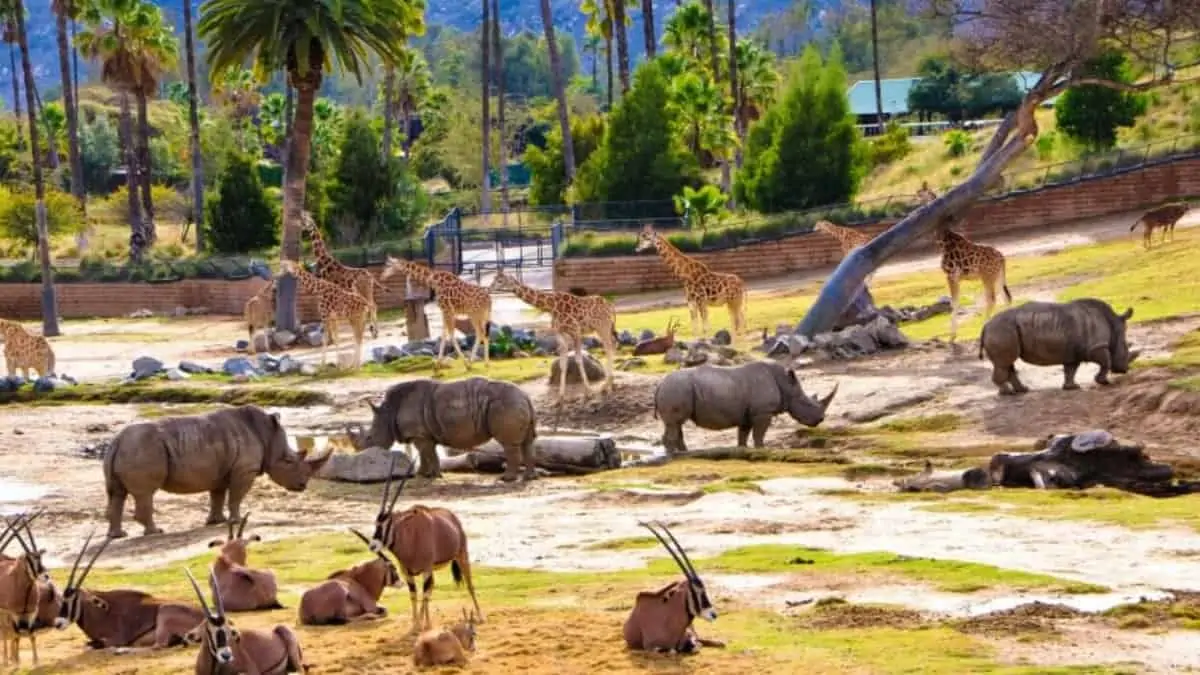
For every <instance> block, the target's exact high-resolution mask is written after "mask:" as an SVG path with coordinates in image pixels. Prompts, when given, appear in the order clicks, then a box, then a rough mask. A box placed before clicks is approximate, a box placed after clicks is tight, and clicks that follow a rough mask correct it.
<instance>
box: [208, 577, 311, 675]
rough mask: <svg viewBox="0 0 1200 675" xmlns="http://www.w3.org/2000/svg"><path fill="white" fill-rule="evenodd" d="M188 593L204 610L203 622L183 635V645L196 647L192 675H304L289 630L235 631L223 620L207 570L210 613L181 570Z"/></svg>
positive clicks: (218, 595) (215, 586)
mask: <svg viewBox="0 0 1200 675" xmlns="http://www.w3.org/2000/svg"><path fill="white" fill-rule="evenodd" d="M184 572H186V573H187V577H188V581H190V582H192V589H193V590H194V591H196V597H197V598H198V599H199V600H200V606H201V607H202V608H203V610H204V621H203V623H201V624H200V625H199V626H197V627H196V628H194V629H193V630H192V631H191V632H189V633H188V635H187V638H186V639H187V641H188V642H190V643H198V644H199V645H200V651H199V653H197V654H196V670H195V673H196V675H236V674H237V673H246V674H251V673H254V674H257V675H284V674H285V673H307V672H308V669H309V666H308V665H307V664H305V663H304V653H303V652H302V651H301V649H300V641H299V640H298V639H297V638H296V634H295V633H293V632H292V629H290V628H288V627H287V626H284V625H276V626H275V628H273V629H272V630H271V631H270V632H267V631H262V630H244V631H241V630H238V629H236V628H234V627H233V624H232V623H230V622H229V619H228V618H226V616H225V606H224V603H223V602H222V601H221V590H220V588H221V586H220V584H218V583H217V579H216V577H215V576H214V574H213V571H212V570H211V569H210V570H209V572H208V583H209V585H210V586H211V587H212V589H213V604H214V605H215V606H216V611H215V612H214V611H213V609H212V608H210V607H209V605H208V601H207V600H205V599H204V592H203V591H201V590H200V584H198V583H196V578H195V577H193V576H192V571H191V570H189V569H186V568H185V569H184Z"/></svg>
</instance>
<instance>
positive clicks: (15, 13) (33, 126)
mask: <svg viewBox="0 0 1200 675" xmlns="http://www.w3.org/2000/svg"><path fill="white" fill-rule="evenodd" d="M11 3H12V4H11V5H10V6H9V8H8V9H9V11H10V16H9V21H10V23H12V24H13V25H14V26H13V27H14V28H15V29H16V30H15V33H16V35H15V37H16V41H17V46H18V48H19V49H20V50H21V71H22V72H23V73H24V76H25V104H26V105H25V108H26V111H27V112H28V114H29V141H30V142H29V146H30V148H32V149H33V153H32V154H33V157H32V163H33V186H34V194H35V196H36V198H37V208H36V209H35V211H37V217H36V218H37V233H38V262H39V263H40V265H41V269H42V335H45V336H46V337H54V336H56V335H59V330H58V298H57V296H56V293H55V289H54V268H53V267H51V266H50V231H49V229H48V227H47V223H46V182H45V180H44V178H43V176H42V159H41V157H39V156H38V150H37V148H38V125H37V122H36V120H35V119H34V109H35V107H36V106H35V105H34V100H33V82H34V80H33V63H32V62H31V61H30V59H29V41H28V40H27V39H26V37H25V3H24V2H23V0H11Z"/></svg>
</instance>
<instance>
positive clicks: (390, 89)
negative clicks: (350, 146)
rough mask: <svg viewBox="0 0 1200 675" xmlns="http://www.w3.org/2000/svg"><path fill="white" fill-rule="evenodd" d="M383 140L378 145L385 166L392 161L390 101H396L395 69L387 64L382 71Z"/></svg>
mask: <svg viewBox="0 0 1200 675" xmlns="http://www.w3.org/2000/svg"><path fill="white" fill-rule="evenodd" d="M380 93H381V94H382V98H383V138H382V142H381V143H380V144H379V145H380V148H379V154H380V156H381V157H382V158H383V161H384V164H385V166H386V164H387V162H389V161H390V160H391V159H392V132H393V129H394V128H395V126H396V125H395V122H394V119H395V116H394V115H393V109H392V101H394V100H396V67H395V66H394V65H392V64H390V63H389V64H388V65H387V66H386V67H385V68H384V71H383V91H382V92H380Z"/></svg>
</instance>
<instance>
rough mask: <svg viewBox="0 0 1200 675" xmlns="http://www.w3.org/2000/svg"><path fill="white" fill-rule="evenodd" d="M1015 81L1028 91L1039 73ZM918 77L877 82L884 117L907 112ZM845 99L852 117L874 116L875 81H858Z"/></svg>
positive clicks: (1024, 74) (1025, 72)
mask: <svg viewBox="0 0 1200 675" xmlns="http://www.w3.org/2000/svg"><path fill="white" fill-rule="evenodd" d="M1011 74H1012V76H1013V77H1015V78H1016V80H1017V87H1018V88H1020V90H1021V93H1022V94H1024V93H1025V92H1027V91H1029V90H1030V89H1031V88H1032V87H1033V85H1035V84H1037V81H1038V78H1039V77H1041V73H1035V72H1032V71H1028V70H1021V71H1016V72H1013V73H1011ZM920 79H921V78H919V77H892V78H884V79H882V80H880V81H879V87H880V93H881V94H883V114H885V115H903V114H906V113H907V112H908V90H909V89H912V86H913V85H914V84H916V83H917V82H918V81H920ZM846 97H847V98H848V99H850V113H851V114H853V115H874V114H875V113H876V110H875V80H874V79H870V80H859V81H857V82H855V83H854V84H852V85H850V88H849V89H848V90H847V91H846ZM1053 103H1054V99H1050V100H1048V101H1046V102H1045V103H1044V104H1043V105H1051V104H1053Z"/></svg>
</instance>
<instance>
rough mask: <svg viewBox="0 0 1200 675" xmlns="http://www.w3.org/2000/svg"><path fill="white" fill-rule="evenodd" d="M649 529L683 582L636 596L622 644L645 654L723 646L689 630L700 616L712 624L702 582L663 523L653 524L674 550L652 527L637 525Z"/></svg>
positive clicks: (712, 618) (715, 613)
mask: <svg viewBox="0 0 1200 675" xmlns="http://www.w3.org/2000/svg"><path fill="white" fill-rule="evenodd" d="M639 525H641V526H642V527H645V528H646V529H647V530H650V532H651V534H653V535H654V536H655V537H656V538H657V539H658V540H659V541H660V542H661V543H662V545H663V547H664V548H666V549H667V553H670V554H671V557H672V558H674V559H675V564H677V565H679V569H680V570H681V571H682V572H683V576H684V579H682V580H680V581H676V582H674V583H672V584H670V585H669V586H667V587H665V588H662V589H660V590H657V591H654V592H653V593H649V592H642V593H638V594H637V599H636V600H635V601H634V603H633V611H632V612H630V614H629V618H628V619H626V621H625V644H626V645H628V647H629V648H630V649H640V650H645V651H660V652H679V653H681V654H690V653H693V652H695V651H696V650H698V649H699V648H700V646H701V645H706V646H710V647H724V646H725V645H724V644H723V643H721V642H718V641H715V640H703V639H701V638H699V637H698V636H697V635H696V632H695V630H693V629H692V621H693V620H694V619H695V618H696V617H697V616H699V617H701V618H703V619H704V620H706V621H714V620H716V618H717V612H716V610H714V609H713V606H712V602H710V601H709V599H708V591H706V590H705V589H704V582H703V581H700V576H699V575H698V574H696V569H695V568H694V567H692V561H691V560H689V559H688V556H687V553H685V552H684V550H683V547H682V546H680V545H679V542H678V541H677V540H676V539H675V535H673V534H671V531H670V530H668V529H667V527H666V526H665V525H663V524H662V523H653V525H657V526H658V528H659V529H661V530H662V531H663V532H665V533H666V535H667V537H669V538H670V540H671V543H673V544H675V548H671V544H668V543H667V540H666V539H664V538H663V536H662V535H661V534H659V532H658V530H656V529H654V527H652V524H651V523H639Z"/></svg>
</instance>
